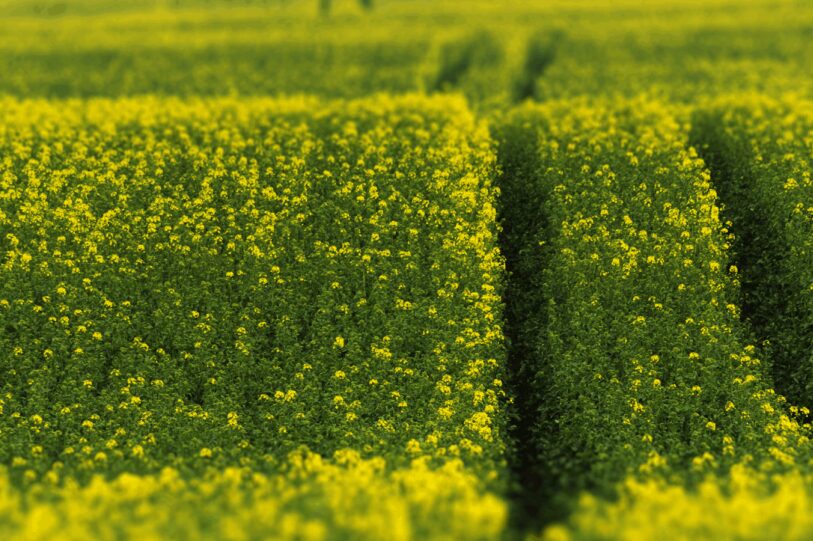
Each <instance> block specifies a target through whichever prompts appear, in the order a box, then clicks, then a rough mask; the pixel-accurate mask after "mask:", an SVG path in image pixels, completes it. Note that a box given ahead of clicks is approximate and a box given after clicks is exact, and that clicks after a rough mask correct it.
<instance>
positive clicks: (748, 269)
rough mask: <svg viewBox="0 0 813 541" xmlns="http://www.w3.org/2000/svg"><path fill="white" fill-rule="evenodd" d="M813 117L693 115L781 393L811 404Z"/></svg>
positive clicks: (768, 106)
mask: <svg viewBox="0 0 813 541" xmlns="http://www.w3.org/2000/svg"><path fill="white" fill-rule="evenodd" d="M812 125H813V109H811V107H810V104H809V102H807V101H801V100H797V99H790V98H789V99H785V100H774V99H769V98H766V97H762V96H758V95H747V96H738V97H737V98H736V100H735V99H725V100H718V101H717V102H716V103H714V104H712V105H709V106H708V107H706V108H704V109H701V110H700V111H698V112H697V113H696V115H695V119H694V133H693V138H694V139H695V144H696V145H697V146H698V148H699V149H700V150H701V152H703V154H704V156H705V158H706V160H707V161H708V163H709V167H710V168H711V171H712V174H713V175H714V179H715V182H716V183H717V184H718V185H719V186H720V190H721V195H722V197H723V199H724V201H725V202H726V215H727V216H726V217H727V218H729V219H730V220H731V221H732V223H733V227H734V229H735V230H736V231H737V232H738V233H739V234H738V238H737V241H736V242H735V244H734V252H735V257H736V258H737V260H738V261H740V262H741V265H742V266H743V268H744V269H745V272H744V273H743V288H742V294H743V299H742V304H743V306H744V309H745V310H746V316H747V318H748V320H749V322H750V323H751V324H752V326H753V327H754V330H755V332H756V334H757V336H758V338H759V339H760V340H763V341H766V344H765V348H766V350H767V351H768V352H769V354H770V357H771V359H772V360H773V372H774V374H773V375H774V378H775V380H776V385H777V387H778V388H779V389H780V390H781V391H782V392H784V393H787V394H788V395H789V396H790V397H792V398H793V399H794V401H797V402H799V403H801V404H805V405H809V404H810V403H811V398H813V387H812V386H813V358H811V353H810V351H811V348H813V290H811V285H813V241H812V240H811V233H813V183H812V182H811V170H812V169H813V161H811V151H810V149H811V135H810V127H811V126H812Z"/></svg>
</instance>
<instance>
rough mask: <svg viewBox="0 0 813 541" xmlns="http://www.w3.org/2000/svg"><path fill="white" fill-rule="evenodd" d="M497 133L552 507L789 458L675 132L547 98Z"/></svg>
mask: <svg viewBox="0 0 813 541" xmlns="http://www.w3.org/2000/svg"><path fill="white" fill-rule="evenodd" d="M498 139H499V142H500V160H501V165H502V169H503V181H502V185H501V189H502V193H503V197H502V203H501V208H502V216H503V221H504V223H505V240H504V245H506V247H507V250H506V257H507V263H508V268H509V272H510V281H509V289H508V291H507V297H506V301H507V314H508V325H509V327H508V330H509V335H510V337H511V339H512V353H511V355H512V357H514V361H513V363H514V366H513V369H514V370H515V371H516V374H517V379H518V380H519V381H522V382H531V383H530V384H525V385H524V386H522V387H520V388H519V390H518V392H519V393H520V407H521V408H523V409H524V410H525V418H526V419H536V425H535V427H534V428H533V429H531V430H530V434H529V438H530V439H531V441H532V444H531V445H530V447H529V449H530V450H531V451H533V452H535V456H531V457H529V458H528V460H530V461H531V462H530V464H529V465H528V466H527V468H528V469H529V470H530V471H531V472H535V475H537V476H538V479H537V481H536V482H537V484H538V485H539V487H541V488H535V489H536V490H540V491H541V493H542V494H548V495H549V497H548V498H547V501H551V499H550V496H554V499H553V501H554V502H555V499H556V498H555V496H558V495H561V494H566V495H567V494H569V493H572V492H571V491H572V490H573V488H574V487H575V488H576V489H587V490H591V491H593V492H594V493H597V494H599V495H602V494H603V495H607V494H611V493H612V492H613V491H614V489H615V486H616V484H617V483H618V482H619V481H621V480H622V479H624V478H627V477H631V478H644V479H649V478H661V479H667V480H671V481H676V482H678V483H682V482H684V481H690V482H691V481H694V480H699V479H701V478H703V477H705V476H706V475H708V474H710V473H714V472H725V471H727V470H728V469H729V468H730V467H731V466H733V465H734V464H737V463H740V462H746V463H751V462H753V463H756V464H760V467H762V468H767V469H782V468H784V467H785V466H789V465H792V464H794V462H795V461H796V455H797V447H798V445H800V444H803V443H804V442H805V441H806V439H807V438H806V435H805V434H806V432H805V431H804V430H803V429H802V427H800V426H799V425H798V423H797V422H795V421H792V420H791V419H790V418H789V416H788V415H787V413H786V408H785V406H784V405H783V403H784V399H783V398H782V397H779V396H777V395H775V393H774V392H773V391H772V390H771V388H770V379H769V378H766V374H765V372H766V367H765V366H764V365H763V363H762V362H761V361H760V359H758V358H757V357H756V352H755V348H754V347H753V346H751V345H746V344H745V342H744V341H743V336H744V330H743V328H742V325H741V324H740V321H739V308H738V306H737V304H736V303H737V276H738V269H737V268H736V267H735V266H732V265H730V262H729V256H728V231H727V230H726V229H725V228H724V227H723V224H722V223H721V221H720V218H719V208H718V202H717V194H716V192H715V190H714V189H713V188H712V186H711V183H710V178H709V175H708V172H707V171H706V170H705V168H704V163H703V161H702V160H701V159H699V158H698V157H697V154H696V153H695V151H694V150H693V149H692V148H689V147H688V146H687V142H686V139H687V128H686V126H683V125H681V124H679V123H678V122H676V121H675V120H674V118H673V117H672V116H671V114H670V112H669V110H668V109H667V108H665V107H664V106H662V105H660V104H658V103H652V102H646V101H642V100H636V101H631V102H623V101H621V102H614V103H613V104H610V105H606V104H604V105H599V106H594V105H587V104H585V103H580V102H572V101H569V102H561V103H557V102H554V103H551V104H547V105H541V106H528V107H524V108H520V109H518V110H516V111H515V112H513V113H512V114H511V115H509V117H508V118H507V119H506V120H505V121H504V122H503V125H502V127H501V128H500V130H499V134H498ZM526 454H527V451H526ZM543 512H544V510H543Z"/></svg>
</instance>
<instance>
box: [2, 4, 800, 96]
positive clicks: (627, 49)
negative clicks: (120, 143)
mask: <svg viewBox="0 0 813 541" xmlns="http://www.w3.org/2000/svg"><path fill="white" fill-rule="evenodd" d="M320 7H324V4H323V3H320V2H319V1H317V0H309V1H296V0H287V1H286V0H275V1H272V0H265V1H263V0H257V1H253V2H251V1H233V2H227V1H223V0H219V1H217V0H212V1H203V0H175V1H173V0H151V1H150V0H138V1H133V2H126V3H125V2H115V1H111V0H76V1H70V2H67V1H65V2H60V1H53V0H49V1H44V0H35V1H28V0H25V1H23V0H5V1H3V2H1V3H0V52H2V54H0V73H2V74H3V77H2V78H0V93H7V94H12V95H15V96H21V97H34V96H37V97H89V96H121V95H128V96H129V95H138V94H144V93H156V94H162V95H180V96H187V95H276V94H282V93H284V94H290V93H307V94H316V95H320V96H328V97H333V98H335V97H358V96H362V95H366V94H370V93H375V92H396V93H401V92H409V91H416V90H417V91H421V90H423V91H427V92H434V91H438V90H459V91H462V92H463V93H465V94H466V95H467V96H468V97H469V98H470V99H471V100H472V101H473V102H476V103H478V104H502V103H510V102H514V101H521V100H522V99H525V98H538V99H544V98H561V97H570V96H574V95H590V96H595V95H610V96H615V95H638V94H641V93H646V94H651V95H654V96H665V97H669V98H672V99H676V100H688V99H689V98H690V97H691V98H692V99H695V98H697V95H698V93H702V94H713V93H717V92H720V91H727V90H731V89H732V88H736V89H737V90H763V91H770V92H777V91H779V92H798V93H802V94H809V93H810V90H811V89H810V83H809V81H808V78H807V77H806V75H805V73H806V71H807V68H808V67H809V66H810V65H811V60H812V59H813V40H811V39H810V38H811V37H813V5H811V4H810V3H809V2H803V1H798V0H779V1H766V0H755V1H749V2H735V1H730V0H712V1H710V2H701V1H697V0H678V1H676V2H633V1H629V0H622V1H607V0H582V1H575V2H563V1H561V0H555V1H550V2H529V1H518V0H511V1H506V2H486V1H482V0H474V1H471V2H459V1H452V0H440V1H428V0H410V1H406V0H373V2H372V3H370V4H360V3H358V2H356V1H355V0H332V2H331V3H330V9H329V11H328V10H324V9H320Z"/></svg>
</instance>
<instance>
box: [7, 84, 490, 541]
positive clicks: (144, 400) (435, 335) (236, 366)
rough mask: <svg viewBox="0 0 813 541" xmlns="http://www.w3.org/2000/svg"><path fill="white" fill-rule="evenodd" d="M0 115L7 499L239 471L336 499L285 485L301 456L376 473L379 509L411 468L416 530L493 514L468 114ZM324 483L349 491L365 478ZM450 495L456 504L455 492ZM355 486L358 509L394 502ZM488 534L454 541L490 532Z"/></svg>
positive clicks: (484, 145) (47, 111) (222, 110)
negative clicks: (167, 471)
mask: <svg viewBox="0 0 813 541" xmlns="http://www.w3.org/2000/svg"><path fill="white" fill-rule="evenodd" d="M0 109H2V112H0V126H2V127H0V155H2V156H3V157H2V161H1V162H0V179H2V184H1V185H0V243H2V251H3V254H4V255H3V260H2V267H0V275H2V280H0V329H2V333H0V343H2V349H3V351H4V354H3V355H2V356H0V397H1V398H0V439H2V441H3V444H2V445H0V463H2V464H3V465H6V466H8V468H9V470H8V475H7V477H8V479H9V480H10V481H9V482H11V483H12V484H14V485H20V484H22V485H28V484H32V483H37V482H38V481H41V482H43V483H46V484H48V483H52V484H57V485H61V484H62V482H63V481H65V482H69V483H73V482H76V481H79V482H80V483H84V482H86V481H87V480H88V479H89V478H91V477H93V476H94V475H96V474H101V475H103V476H105V477H107V478H109V477H111V476H115V475H117V474H120V473H125V472H126V473H127V474H128V475H130V474H146V475H157V474H158V472H161V471H162V469H163V468H165V467H171V468H173V469H174V470H176V471H179V472H180V475H181V476H182V478H183V479H188V478H189V476H190V475H192V476H194V475H197V474H202V473H203V472H205V471H209V470H212V469H218V470H222V469H223V468H226V467H230V466H240V467H241V468H244V469H246V470H247V471H248V472H257V474H258V475H269V476H271V479H272V480H273V479H274V477H273V476H274V475H277V474H278V473H279V472H285V471H293V472H294V473H293V474H291V475H294V476H299V477H305V481H308V479H310V477H312V478H313V479H312V482H313V484H308V483H306V482H305V481H303V483H305V487H306V488H305V489H303V490H306V491H309V490H313V491H319V490H322V489H324V490H332V489H330V487H327V486H325V485H326V483H328V481H326V480H325V479H323V478H322V473H320V472H321V471H322V470H320V469H318V468H316V469H314V470H313V471H310V470H309V469H308V468H305V469H304V473H302V472H301V471H300V470H302V468H299V469H297V467H295V466H291V465H290V462H291V458H290V457H291V454H292V453H294V455H295V456H297V454H298V453H301V452H302V449H303V448H304V449H307V450H308V451H307V452H308V453H315V454H314V455H313V456H315V457H317V458H318V457H320V456H321V457H326V458H325V460H329V457H332V456H334V454H335V453H339V455H342V454H343V453H345V454H346V453H347V452H349V451H347V450H350V451H352V452H354V453H356V454H358V455H359V456H360V457H361V458H360V460H362V464H368V462H363V461H370V460H372V461H373V462H372V463H369V464H372V465H366V466H363V467H362V470H364V471H367V470H368V469H370V468H373V469H378V470H382V471H383V472H384V474H382V475H381V476H379V477H381V480H380V484H381V486H382V487H385V488H386V487H388V488H387V490H388V491H389V492H390V493H392V494H393V495H394V496H393V497H394V498H396V500H394V501H393V505H395V506H396V507H397V506H401V507H403V506H404V504H403V502H402V501H400V500H397V497H396V495H397V494H398V493H399V490H402V489H403V490H407V489H408V487H409V486H410V485H409V483H410V481H409V479H411V478H413V477H414V476H416V475H417V476H418V478H420V475H421V473H420V472H421V471H422V470H420V468H421V467H422V468H424V469H427V471H429V470H431V471H429V473H427V474H426V476H427V477H428V481H431V482H427V488H426V490H425V492H422V493H421V494H422V496H421V497H426V498H427V499H426V500H425V501H423V500H422V501H421V502H418V503H417V504H416V505H418V504H420V505H426V506H428V507H429V508H433V507H438V508H443V506H444V505H446V506H449V505H451V506H453V507H455V506H456V507H455V508H456V509H457V510H458V511H459V512H461V513H464V512H465V513H469V511H467V510H470V511H471V512H474V513H476V511H474V510H475V509H477V507H476V506H472V501H471V499H472V498H474V499H483V498H490V497H492V496H489V492H488V491H489V490H490V489H493V490H499V485H500V483H501V482H502V481H501V478H502V475H501V472H502V470H503V468H504V461H505V459H504V456H503V454H504V444H503V437H502V433H503V431H504V425H505V415H504V413H503V407H502V402H503V400H502V397H503V394H504V391H503V387H502V385H503V384H502V379H503V378H504V346H503V337H502V327H501V325H502V322H501V320H502V314H501V304H500V303H501V301H500V294H501V287H502V285H501V281H502V269H503V261H502V258H501V256H500V254H499V251H498V248H497V237H496V231H497V228H496V221H495V208H494V198H495V195H496V190H495V188H493V187H492V185H491V180H492V177H493V171H494V155H493V151H492V148H491V144H490V140H489V138H488V132H487V130H486V128H485V126H484V125H482V124H478V123H477V122H475V121H474V119H473V117H472V116H471V114H470V113H469V112H468V111H467V110H466V108H465V104H464V102H463V101H462V100H461V99H451V98H450V99H428V98H420V97H405V98H399V99H391V98H385V97H382V98H377V99H372V100H365V101H359V102H349V103H348V102H336V103H319V102H316V101H312V100H280V101H274V100H244V101H237V100H215V101H200V100H192V101H183V102H182V101H178V100H172V99H169V100H163V99H147V98H143V99H137V100H115V101H107V100H100V101H88V102H68V103H56V102H43V101H22V102H21V101H15V100H6V101H4V102H3V104H2V107H0ZM342 456H343V455H342ZM336 460H339V459H338V458H337V459H336ZM376 461H378V462H376ZM415 461H418V462H415ZM382 463H383V464H384V465H382ZM421 464H423V466H421ZM455 464H457V466H455ZM340 465H341V461H339V466H340ZM444 465H445V466H444ZM329 466H330V468H334V469H335V468H339V470H340V471H339V473H336V474H333V473H328V474H325V475H336V476H339V477H342V476H344V477H348V480H347V481H340V482H341V483H344V484H352V483H355V482H356V480H355V479H356V476H357V474H358V472H359V471H360V470H358V468H351V469H349V470H347V469H341V468H340V467H339V466H335V467H334V466H333V465H330V464H329ZM464 466H465V467H464ZM416 468H418V469H417V470H416ZM436 468H441V469H439V470H436ZM443 468H447V469H443ZM455 468H457V469H455ZM461 468H462V469H461ZM447 470H448V475H446V476H445V474H444V472H446V471H447ZM458 470H459V473H458ZM332 471H334V470H333V469H331V470H329V472H332ZM297 472H300V473H297ZM389 472H395V473H393V474H392V475H393V476H394V477H392V478H391V477H389V475H390V474H389ZM398 472H401V473H398ZM432 472H436V473H432ZM161 475H163V474H161ZM246 475H247V474H246ZM399 475H400V476H402V477H404V478H405V479H406V480H398V479H399V477H398V476H399ZM433 475H434V477H432V476H433ZM309 476H310V477H309ZM455 476H457V478H460V479H462V480H461V481H460V483H458V484H460V485H461V486H463V487H464V488H465V490H461V491H455V490H450V489H449V487H453V486H456V485H455ZM446 477H448V479H446ZM238 478H239V475H238ZM393 479H394V480H393ZM438 479H441V480H440V481H438ZM131 481H132V478H131V477H127V478H126V480H125V481H116V482H117V483H124V484H125V485H124V486H125V488H126V485H127V483H130V482H131ZM221 481H222V482H227V484H229V483H231V481H228V480H225V481H223V480H221ZM221 481H216V482H215V484H216V485H218V483H220V482H221ZM141 482H142V481H138V482H136V484H138V483H141ZM143 482H144V483H149V482H150V481H143ZM184 482H186V481H184ZM258 482H260V481H258ZM265 482H266V481H262V483H265ZM269 482H276V481H269ZM417 482H418V481H416V483H417ZM358 483H360V484H359V486H358V487H357V489H358V490H360V491H362V492H363V493H362V494H360V496H359V498H362V499H364V498H367V499H369V500H371V501H377V500H378V499H380V498H379V496H378V495H376V494H378V493H383V492H386V491H385V490H384V489H383V488H381V489H380V490H379V489H376V488H375V486H378V485H375V486H372V487H370V488H369V491H368V492H364V491H365V490H368V488H367V487H366V485H365V483H366V481H364V480H361V481H358ZM387 483H390V484H387ZM120 486H121V485H114V486H112V487H111V488H109V490H111V491H113V492H116V491H118V490H119V488H117V487H120ZM218 486H219V485H218ZM432 486H435V487H436V488H437V490H435V489H433V488H431V487H432ZM319 487H322V488H319ZM399 487H401V488H399ZM404 487H407V488H404ZM475 488H476V490H475ZM100 490H102V489H100ZM105 490H108V489H105ZM121 490H124V489H121ZM195 490H198V489H194V490H192V495H191V496H190V498H193V499H194V498H195V496H194V493H195ZM199 490H201V491H203V492H202V493H201V494H205V493H206V490H208V489H205V488H199ZM291 490H297V489H295V487H294V488H292V489H291ZM376 491H378V492H376ZM467 491H468V492H467ZM147 492H148V493H149V492H150V491H149V490H148V491H147ZM135 493H136V495H138V494H140V492H139V491H138V490H135ZM320 493H321V492H320ZM58 494H60V496H59V497H63V496H65V497H66V495H65V494H64V493H58ZM83 494H84V495H80V496H78V499H79V500H80V501H81V500H82V499H83V498H85V497H88V498H96V497H101V496H98V494H96V492H94V491H91V492H90V493H83ZM330 494H333V493H332V492H330V493H329V494H328V495H326V496H324V497H325V498H327V500H326V501H328V503H330V502H333V499H332V498H334V497H333V496H331V495H330ZM415 494H417V493H415ZM433 494H434V496H433ZM272 495H274V498H271V496H272ZM413 496H414V497H417V496H415V495H414V494H413ZM126 497H127V498H129V496H126ZM135 497H140V496H135ZM179 497H180V498H181V499H183V498H184V497H185V496H183V495H182V496H179ZM200 497H203V496H202V495H201V496H200ZM228 497H230V496H224V498H228ZM244 497H246V498H253V496H252V495H251V493H249V494H248V495H246V496H244ZM348 497H350V496H348ZM257 498H258V500H257V501H256V502H255V504H256V505H259V506H264V505H266V503H267V504H268V505H281V506H283V507H284V506H285V505H288V504H287V503H286V502H285V498H286V497H285V496H284V495H283V496H279V494H278V491H277V492H275V491H272V492H271V494H270V495H269V494H266V495H265V496H263V495H262V494H260V495H257ZM275 498H276V499H275ZM279 498H282V501H281V500H280V499H279ZM433 498H435V499H434V500H433ZM455 498H459V501H458V500H456V499H455ZM466 498H468V500H467V499H466ZM113 500H115V498H113ZM147 500H148V501H146V502H145V505H147V506H148V507H149V506H150V505H153V504H154V505H160V504H159V503H156V502H154V501H153V500H152V496H149V497H147ZM106 501H107V500H106V499H105V502H106ZM162 501H163V500H162ZM292 501H298V500H297V499H296V498H295V497H293V496H292ZM150 502H152V503H150ZM263 502H266V503H263ZM466 502H468V503H466ZM65 505H66V506H67V505H68V504H67V503H66V504H65ZM105 505H107V504H106V503H105V504H104V505H102V509H104V508H105ZM111 505H113V506H115V505H118V504H116V503H115V501H113V503H111ZM189 505H190V506H192V507H194V506H195V504H194V503H192V504H189ZM335 505H336V504H335V502H334V503H330V505H327V506H326V509H327V510H326V511H325V512H326V513H329V512H330V510H331V509H333V510H334V511H335V512H336V513H337V514H338V515H341V514H343V513H345V512H347V510H345V511H341V512H340V511H339V510H337V508H336V507H335ZM382 505H386V502H385V503H384V504H382ZM331 506H333V507H331ZM406 508H407V509H408V510H409V509H412V508H411V507H409V505H407V507H406ZM66 509H67V510H66V511H65V512H72V511H70V509H72V508H66ZM318 509H319V507H318V506H317V511H315V513H316V514H317V515H319V514H320V513H322V511H319V510H318ZM382 509H383V508H382ZM501 509H502V507H501V504H500V503H493V504H492V505H490V506H488V509H486V510H485V512H487V513H490V515H489V516H490V517H492V518H493V519H494V521H492V522H493V523H492V524H486V525H484V524H480V523H477V522H476V521H474V522H471V521H470V520H468V519H467V520H463V521H462V523H463V524H464V525H465V524H468V526H464V525H461V526H460V527H461V528H464V530H465V531H462V530H461V531H460V532H458V534H459V535H463V536H465V535H464V534H465V533H466V532H469V533H471V532H474V534H475V535H482V532H483V531H490V530H489V528H491V529H493V528H494V527H495V524H496V525H497V526H498V525H499V521H500V520H501V518H500V517H501V513H502V511H501ZM113 511H115V509H113V508H111V512H113ZM354 512H357V513H358V515H354V516H351V517H347V518H346V520H347V521H351V522H352V521H353V520H356V519H358V520H361V517H363V516H364V515H365V514H367V513H368V511H367V507H366V506H365V505H362V504H359V506H358V509H357V510H355V509H354ZM382 512H383V511H382ZM399 512H400V511H399ZM12 515H13V513H12ZM354 517H355V518H354ZM454 517H455V514H454V513H450V516H449V520H458V519H455V518H454ZM417 519H420V517H417ZM224 520H225V519H224ZM382 520H383V519H382ZM469 523H470V524H469ZM420 524H421V521H420V520H418V522H417V524H411V525H410V524H408V526H410V527H413V528H414V527H418V526H420ZM423 524H424V526H425V527H432V528H447V529H448V528H449V527H450V526H449V524H448V523H447V522H442V521H439V520H437V519H435V518H433V520H432V521H429V520H428V519H427V521H424V522H423ZM469 526H471V529H466V528H469ZM371 531H372V530H371ZM165 533H166V532H165Z"/></svg>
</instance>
